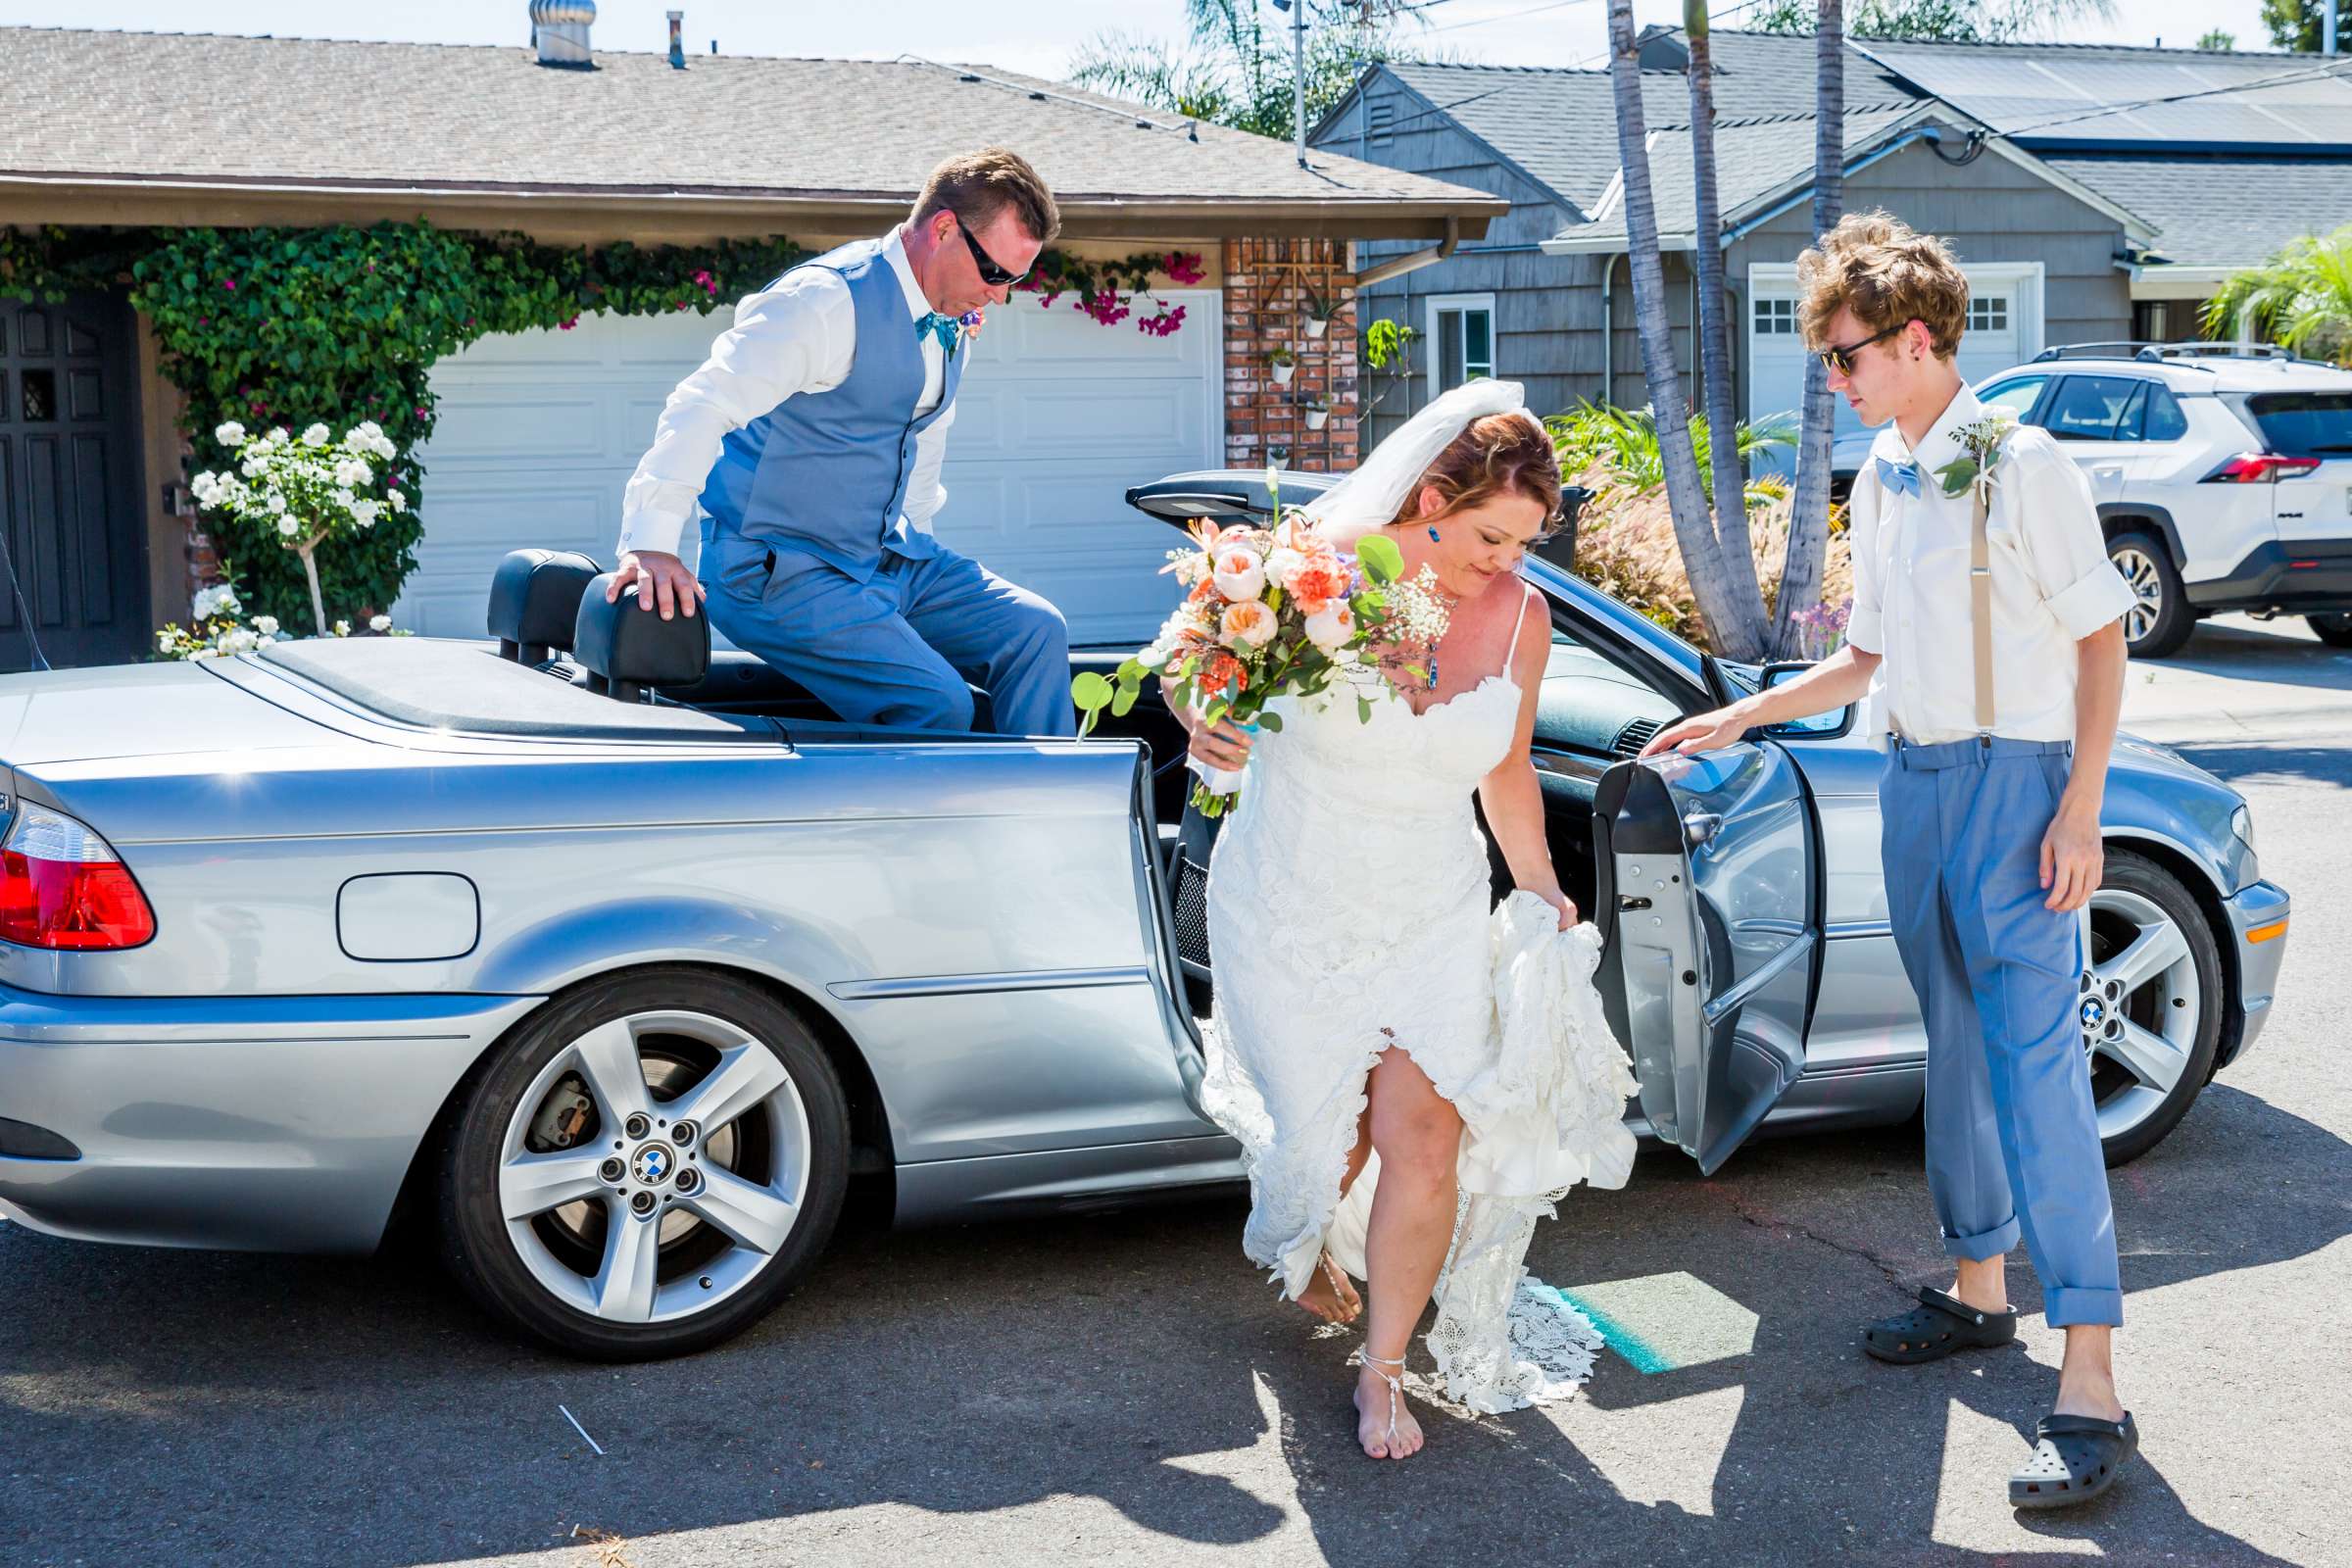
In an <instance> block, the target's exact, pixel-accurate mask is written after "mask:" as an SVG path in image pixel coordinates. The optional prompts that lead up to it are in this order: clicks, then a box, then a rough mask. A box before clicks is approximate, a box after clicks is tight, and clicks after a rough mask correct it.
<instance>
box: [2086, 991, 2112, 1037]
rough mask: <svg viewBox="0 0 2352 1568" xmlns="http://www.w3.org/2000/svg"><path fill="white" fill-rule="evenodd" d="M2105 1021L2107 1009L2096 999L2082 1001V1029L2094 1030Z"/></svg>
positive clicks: (2088, 998)
mask: <svg viewBox="0 0 2352 1568" xmlns="http://www.w3.org/2000/svg"><path fill="white" fill-rule="evenodd" d="M2106 1021H2107V1008H2106V1006H2105V1005H2103V1004H2102V1003H2101V1002H2100V1001H2099V999H2098V998H2096V997H2085V998H2083V999H2082V1027H2083V1028H2085V1029H2096V1028H2097V1027H2098V1026H2099V1025H2100V1024H2102V1023H2104V1022H2106Z"/></svg>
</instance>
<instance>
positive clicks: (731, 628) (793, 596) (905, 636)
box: [701, 522, 1077, 735]
mask: <svg viewBox="0 0 2352 1568" xmlns="http://www.w3.org/2000/svg"><path fill="white" fill-rule="evenodd" d="M701 572H702V579H703V585H704V586H705V587H706V588H708V589H709V590H710V595H711V597H710V601H709V607H708V610H709V613H710V616H711V626H712V627H714V628H715V629H717V630H718V631H721V632H723V633H725V634H726V637H727V640H728V641H729V642H731V643H733V644H734V645H735V646H736V647H738V648H740V649H742V650H744V651H745V652H746V653H750V654H756V655H758V656H759V657H760V659H761V660H763V661H764V662H767V663H768V664H770V665H773V666H774V667H775V668H776V669H778V670H781V671H782V672H783V673H785V674H787V675H790V676H791V677H792V678H793V679H794V680H796V681H798V682H800V683H801V684H802V685H803V686H805V687H807V688H808V689H809V692H810V693H812V694H813V695H814V696H815V697H816V698H817V700H818V701H820V702H822V703H823V704H824V705H825V706H826V707H827V708H830V709H831V710H833V711H834V712H836V713H839V714H840V715H841V716H842V717H843V718H846V719H849V720H851V721H852V722H855V723H873V724H905V725H908V726H910V727H913V728H917V729H949V730H968V729H970V728H971V727H972V717H973V714H972V693H971V686H978V687H980V688H981V689H983V690H984V691H986V692H987V693H988V695H989V706H990V709H991V711H992V717H993V719H994V724H995V729H996V731H997V733H999V734H1001V735H1074V734H1076V733H1077V711H1076V709H1074V708H1073V707H1072V706H1071V703H1070V636H1069V629H1068V627H1067V626H1066V625H1065V624H1064V623H1063V621H1062V618H1061V612H1060V611H1058V610H1056V609H1054V606H1053V605H1052V604H1050V603H1048V602H1047V601H1046V600H1045V599H1043V598H1041V597H1039V596H1038V595H1036V594H1033V593H1031V592H1030V591H1029V590H1028V589H1026V588H1021V587H1017V586H1015V585H1014V584H1012V583H1009V582H1006V581H1005V579H1004V578H1002V577H1000V576H998V575H997V574H996V573H995V572H993V571H990V570H989V569H988V568H986V567H985V566H982V565H981V564H979V563H978V562H976V561H973V560H971V559H970V558H969V557H967V556H960V555H957V554H956V552H955V551H953V550H950V549H948V548H947V547H946V546H945V545H942V546H940V547H939V550H938V553H937V554H935V555H932V556H930V557H928V558H926V559H924V560H921V561H914V560H909V559H908V558H907V557H905V556H902V555H898V554H895V553H893V552H890V551H884V552H883V555H882V563H881V564H880V565H879V566H877V567H875V569H874V574H873V575H872V576H871V577H869V578H867V579H866V580H865V581H864V582H859V581H858V579H857V578H855V577H853V576H851V575H850V574H849V573H847V572H845V571H842V570H840V569H838V568H836V567H834V566H831V565H828V564H825V563H823V562H821V561H818V560H816V559H815V558H813V557H811V556H809V555H807V554H804V553H802V552H798V551H795V550H793V549H791V548H790V547H789V546H781V545H770V544H767V543H765V542H763V541H761V540H758V539H747V538H745V537H744V536H743V535H742V534H739V533H737V532H735V531H734V530H733V529H731V528H724V527H719V526H717V525H716V524H713V523H709V522H706V523H705V524H704V536H703V560H702V568H701ZM967 681H968V682H970V683H971V685H966V684H965V683H966V682H967Z"/></svg>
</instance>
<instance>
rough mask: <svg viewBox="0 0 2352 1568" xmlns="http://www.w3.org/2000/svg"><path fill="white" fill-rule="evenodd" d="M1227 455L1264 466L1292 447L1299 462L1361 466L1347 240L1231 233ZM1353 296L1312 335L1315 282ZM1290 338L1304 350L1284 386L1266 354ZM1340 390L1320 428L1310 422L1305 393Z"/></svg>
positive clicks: (1335, 294)
mask: <svg viewBox="0 0 2352 1568" xmlns="http://www.w3.org/2000/svg"><path fill="white" fill-rule="evenodd" d="M1224 262H1225V461H1226V462H1227V463H1229V464H1230V465H1232V466H1234V467H1237V468H1255V467H1261V466H1264V465H1265V463H1266V461H1267V459H1268V458H1269V457H1270V456H1271V453H1270V452H1269V450H1268V449H1269V448H1273V447H1287V448H1288V449H1289V453H1290V456H1289V463H1290V466H1292V467H1294V468H1299V469H1303V470H1305V471H1307V472H1311V473H1345V472H1347V471H1348V469H1350V468H1352V467H1354V466H1355V460H1356V419H1357V409H1358V404H1357V401H1356V369H1355V346H1356V335H1355V291H1354V290H1353V289H1352V288H1349V287H1348V286H1347V284H1348V278H1349V277H1350V276H1351V275H1352V274H1351V272H1350V271H1349V270H1348V247H1347V245H1346V244H1345V243H1344V242H1341V241H1338V240H1324V239H1229V240H1227V241H1226V242H1225V256H1224ZM1310 285H1311V286H1312V287H1313V288H1314V290H1315V291H1316V292H1317V293H1319V294H1321V295H1323V296H1324V297H1325V298H1326V299H1333V298H1336V299H1339V300H1341V301H1343V302H1344V303H1343V304H1342V306H1341V309H1340V313H1339V314H1338V315H1337V316H1336V317H1334V318H1333V319H1332V321H1331V325H1330V328H1329V330H1327V331H1326V332H1325V333H1324V334H1323V336H1322V337H1320V338H1309V337H1308V336H1307V335H1306V291H1307V289H1308V287H1309V286H1310ZM1276 347H1282V348H1287V349H1289V350H1290V351H1291V353H1292V354H1293V355H1294V356H1295V357H1296V358H1297V360H1298V369H1297V370H1296V371H1295V372H1294V373H1293V374H1292V376H1291V382H1290V385H1288V386H1277V385H1276V384H1275V382H1274V370H1273V368H1272V367H1271V366H1269V365H1268V364H1267V363H1266V355H1267V354H1268V353H1269V352H1270V351H1272V350H1273V349H1275V348H1276ZM1318 393H1320V394H1323V395H1325V396H1327V397H1328V398H1329V399H1330V400H1331V417H1330V418H1329V419H1328V420H1326V421H1325V422H1324V425H1323V428H1322V429H1320V430H1309V429H1308V428H1307V427H1306V417H1305V414H1306V411H1305V408H1304V404H1305V403H1306V401H1307V400H1308V399H1310V398H1312V397H1314V396H1315V395H1316V394H1318Z"/></svg>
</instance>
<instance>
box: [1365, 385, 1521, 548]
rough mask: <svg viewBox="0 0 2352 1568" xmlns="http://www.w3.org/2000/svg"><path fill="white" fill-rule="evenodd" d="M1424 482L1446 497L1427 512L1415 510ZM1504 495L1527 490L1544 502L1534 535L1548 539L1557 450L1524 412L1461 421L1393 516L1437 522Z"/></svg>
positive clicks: (1418, 504) (1412, 520)
mask: <svg viewBox="0 0 2352 1568" xmlns="http://www.w3.org/2000/svg"><path fill="white" fill-rule="evenodd" d="M1425 486H1426V487H1430V488H1434V489H1435V490H1436V491H1437V492H1438V494H1439V495H1441V496H1443V497H1444V498H1445V503H1446V504H1445V505H1444V506H1443V507H1441V508H1439V509H1438V511H1437V512H1436V513H1434V514H1432V515H1430V516H1427V517H1423V516H1421V515H1420V514H1419V512H1418V510H1417V509H1418V508H1419V506H1420V504H1421V491H1422V489H1423V488H1424V487H1425ZM1505 495H1518V496H1525V497H1527V498H1528V499H1529V500H1530V501H1533V502H1536V503H1537V504H1539V505H1540V506H1542V507H1543V509H1544V525H1543V526H1542V527H1541V528H1540V529H1538V530H1537V533H1536V537H1537V538H1539V539H1548V538H1550V537H1551V535H1552V534H1553V533H1555V532H1557V531H1558V529H1559V527H1560V460H1559V456H1558V454H1557V453H1555V452H1554V451H1553V450H1552V446H1551V436H1550V434H1549V432H1547V431H1546V430H1545V429H1544V426H1543V425H1541V424H1539V423H1538V422H1537V421H1536V420H1535V419H1534V418H1533V417H1530V416H1528V415H1525V414H1490V415H1488V416H1486V417H1484V418H1479V419H1473V420H1471V421H1470V422H1469V423H1468V424H1466V425H1464V426H1463V427H1462V433H1461V434H1460V435H1457V436H1455V437H1454V438H1453V440H1452V441H1451V442H1449V443H1448V444H1447V445H1446V450H1445V451H1443V452H1441V453H1439V454H1438V456H1437V461H1435V462H1434V463H1432V464H1430V466H1428V467H1427V468H1426V469H1424V470H1423V471H1422V474H1421V477H1420V479H1419V480H1418V481H1417V482H1416V483H1415V484H1414V485H1413V487H1412V488H1411V489H1409V490H1407V491H1406V492H1405V495H1404V502H1403V506H1402V510H1400V511H1399V512H1398V513H1397V518H1396V520H1397V522H1439V521H1443V520H1444V519H1445V518H1447V517H1450V516H1452V515H1454V514H1455V513H1457V512H1467V511H1469V510H1470V509H1471V508H1472V507H1477V506H1483V505H1485V504H1486V503H1487V502H1489V501H1492V500H1494V499H1495V497H1496V496H1505Z"/></svg>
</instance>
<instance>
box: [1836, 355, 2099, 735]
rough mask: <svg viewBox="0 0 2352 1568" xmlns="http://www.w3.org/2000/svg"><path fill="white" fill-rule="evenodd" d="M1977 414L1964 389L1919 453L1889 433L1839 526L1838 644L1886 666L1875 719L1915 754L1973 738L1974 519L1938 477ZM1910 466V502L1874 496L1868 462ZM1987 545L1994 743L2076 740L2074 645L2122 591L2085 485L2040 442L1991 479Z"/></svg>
mask: <svg viewBox="0 0 2352 1568" xmlns="http://www.w3.org/2000/svg"><path fill="white" fill-rule="evenodd" d="M1984 414H1985V408H1984V405H1983V404H1981V403H1979V402H1978V401H1977V396H1976V394H1975V393H1973V392H1971V391H1970V390H1969V389H1968V388H1967V387H1965V386H1964V387H1962V388H1961V389H1960V391H1959V393H1958V394H1957V395H1956V396H1955V397H1954V398H1953V399H1952V401H1951V406H1950V407H1948V408H1946V409H1945V410H1944V411H1943V415H1942V417H1940V418H1938V419H1937V420H1936V423H1935V426H1934V427H1933V428H1932V429H1930V430H1929V432H1928V435H1927V439H1925V440H1924V441H1922V442H1921V443H1920V444H1919V449H1918V451H1917V452H1913V451H1911V450H1909V449H1907V448H1906V447H1905V446H1904V444H1903V437H1902V432H1901V431H1900V430H1898V429H1897V428H1896V427H1895V426H1894V425H1893V424H1892V423H1889V424H1887V427H1886V428H1885V429H1883V430H1881V431H1880V432H1879V436H1878V440H1877V441H1876V443H1874V444H1873V446H1872V447H1871V454H1870V457H1869V458H1868V459H1866V460H1864V462H1865V466H1864V471H1863V472H1862V473H1860V474H1858V475H1857V476H1856V477H1855V480H1854V493H1853V501H1852V505H1851V509H1850V512H1849V514H1848V520H1849V525H1850V529H1851V537H1850V543H1851V546H1852V550H1853V565H1854V608H1853V612H1852V614H1851V615H1850V616H1849V618H1848V620H1847V623H1846V634H1845V635H1846V640H1847V641H1848V642H1850V643H1852V644H1853V645H1854V646H1855V647H1856V648H1859V649H1861V650H1862V651H1863V652H1864V653H1871V654H1879V655H1882V656H1884V657H1885V659H1886V663H1885V665H1884V666H1882V668H1881V670H1880V679H1881V682H1882V685H1883V689H1882V691H1881V692H1880V694H1879V711H1880V712H1881V713H1883V714H1884V715H1885V717H1886V720H1887V728H1889V729H1890V730H1892V731H1893V733H1895V734H1896V735H1899V736H1901V737H1902V738H1904V739H1905V740H1908V741H1912V742H1915V743H1917V744H1919V745H1922V746H1934V745H1937V744H1940V743H1942V742H1946V741H1957V740H1966V739H1968V738H1969V737H1971V736H1973V735H1975V734H1976V733H1977V721H1976V711H1977V697H1976V667H1975V660H1974V655H1973V652H1972V650H1973V648H1974V643H1973V638H1972V627H1971V619H1970V616H1971V610H1970V603H1969V591H1968V570H1969V566H1968V562H1969V534H1970V530H1971V524H1972V518H1973V515H1974V513H1973V506H1972V503H1971V501H1970V499H1969V496H1968V493H1967V492H1966V491H1963V492H1961V493H1960V494H1959V495H1957V496H1946V495H1945V494H1943V491H1942V487H1941V485H1940V483H1939V482H1938V481H1937V479H1936V469H1937V468H1940V467H1942V466H1944V465H1945V464H1948V463H1950V462H1951V461H1952V460H1953V459H1955V458H1958V457H1961V456H1963V455H1964V454H1965V450H1966V449H1965V448H1964V447H1963V446H1962V445H1961V443H1960V440H1959V436H1958V433H1957V432H1958V431H1959V429H1960V427H1961V426H1963V425H1965V424H1968V423H1970V422H1971V421H1973V420H1976V419H1979V418H1982V417H1984ZM1882 458H1884V459H1886V460H1887V462H1889V463H1897V464H1900V463H1910V462H1916V463H1917V464H1918V466H1919V470H1920V493H1919V494H1918V495H1916V496H1912V495H1904V494H1899V493H1897V492H1896V491H1894V490H1893V489H1891V488H1888V487H1887V486H1885V485H1883V484H1882V483H1881V482H1880V480H1879V475H1878V461H1879V460H1880V459H1882ZM1985 536H1986V540H1987V543H1988V545H1989V546H1990V553H1991V564H1992V700H1993V732H1994V733H1995V734H1998V735H2006V736H2009V737H2011V738H2012V739H2016V740H2029V741H2067V740H2073V739H2074V738H2075V680H2076V674H2077V669H2078V665H2077V653H2076V647H2075V645H2076V644H2077V643H2079V642H2080V641H2082V639H2083V638H2085V637H2088V636H2089V635H2090V634H2091V633H2093V632H2095V631H2097V630H2098V629H2099V628H2100V627H2102V626H2105V625H2106V624H2107V623H2108V622H2109V621H2111V620H2114V619H2116V618H2117V617H2119V616H2121V615H2122V614H2123V613H2125V612H2126V611H2128V610H2130V609H2131V605H2132V598H2131V589H2130V587H2128V586H2127V585H2126V584H2125V582H2124V579H2123V577H2122V575H2121V574H2120V573H2118V572H2117V571H2116V569H2115V567H2114V566H2113V565H2112V564H2110V563H2109V562H2108V560H2107V546H2106V541H2105V540H2104V539H2103V538H2102V537H2101V535H2100V532H2099V518H2098V512H2097V509H2096V508H2095V507H2094V506H2093V505H2092V504H2091V497H2090V485H2089V483H2088V482H2087V481H2086V480H2085V479H2084V478H2083V477H2082V470H2081V469H2080V468H2078V467H2076V466H2075V463H2074V460H2073V459H2072V458H2069V457H2068V456H2067V455H2066V453H2065V451H2064V449H2063V448H2061V447H2060V446H2059V445H2058V443H2057V442H2056V441H2054V440H2052V439H2051V437H2050V435H2049V433H2048V432H2047V431H2044V430H2039V429H2035V428H2034V427H2033V426H2031V425H2027V426H2021V427H2020V428H2019V429H2018V430H2017V431H2016V432H2015V433H2013V434H2012V435H2011V436H2010V438H2009V440H2008V442H2007V443H2006V447H2005V455H2004V457H2003V458H2002V460H2001V462H2000V464H1999V466H1998V467H1996V468H1995V470H1994V476H1993V486H1992V505H1991V508H1990V510H1989V513H1988V516H1987V521H1986V527H1985Z"/></svg>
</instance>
